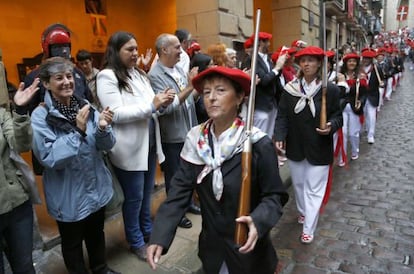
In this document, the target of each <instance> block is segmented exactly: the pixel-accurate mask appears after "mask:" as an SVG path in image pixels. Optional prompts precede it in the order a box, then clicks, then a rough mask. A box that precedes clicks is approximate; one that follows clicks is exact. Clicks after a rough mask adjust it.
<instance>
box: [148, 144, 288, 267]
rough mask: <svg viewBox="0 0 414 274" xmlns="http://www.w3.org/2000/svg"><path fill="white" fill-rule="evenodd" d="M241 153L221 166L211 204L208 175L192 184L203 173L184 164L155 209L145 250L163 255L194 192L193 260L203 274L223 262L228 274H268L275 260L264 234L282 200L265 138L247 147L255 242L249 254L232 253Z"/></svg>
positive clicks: (271, 151) (276, 217)
mask: <svg viewBox="0 0 414 274" xmlns="http://www.w3.org/2000/svg"><path fill="white" fill-rule="evenodd" d="M240 163H241V153H239V154H236V155H235V156H234V157H233V158H231V159H229V160H227V161H225V162H224V163H223V164H222V166H221V171H222V174H223V182H224V190H223V195H222V197H221V199H220V201H217V200H216V198H215V197H214V194H213V189H212V183H211V182H212V175H211V173H210V174H208V175H207V176H206V177H205V178H204V180H203V181H202V182H201V183H200V184H197V183H196V178H197V176H198V174H199V173H200V172H201V170H202V169H203V166H201V165H194V164H191V163H189V162H186V161H184V160H182V161H181V164H180V169H179V170H178V171H177V172H176V174H175V175H174V177H173V179H172V181H171V187H170V189H169V192H168V197H167V200H166V201H165V202H164V203H163V204H162V205H161V206H160V208H159V210H158V212H157V216H156V218H155V221H154V226H153V231H152V234H151V239H150V244H159V245H161V246H163V247H164V253H166V252H167V251H168V249H169V247H170V245H171V243H172V241H173V239H174V235H175V232H176V227H177V225H178V223H179V222H180V220H181V217H182V216H183V215H184V213H185V211H186V209H187V206H188V202H189V201H190V199H191V197H192V192H193V189H196V191H197V194H198V197H199V199H200V207H201V214H202V230H201V233H200V236H199V254H198V255H199V257H200V259H201V261H202V263H203V269H204V271H205V273H207V274H213V273H214V274H215V273H219V270H220V266H221V265H222V263H223V261H224V260H225V261H226V264H227V267H228V269H229V272H230V273H231V274H251V273H259V274H273V273H274V272H275V269H276V266H277V262H278V260H277V256H276V253H275V250H274V247H273V245H272V242H271V240H270V237H269V233H270V230H271V229H272V227H273V226H274V225H275V224H276V223H277V221H278V220H279V219H280V217H281V215H282V207H283V205H284V204H285V203H286V202H287V200H288V194H287V193H286V190H285V187H284V186H283V184H282V181H281V179H280V176H279V170H278V164H277V163H278V162H277V156H276V153H275V149H274V146H273V143H272V142H271V140H270V139H269V137H267V136H265V137H263V138H262V139H261V140H259V141H258V142H257V143H255V144H254V145H253V153H252V179H251V182H252V187H251V209H252V212H251V214H250V216H251V217H252V218H253V221H254V223H255V226H256V228H257V231H258V236H259V240H258V242H257V244H256V247H255V249H254V250H253V251H252V252H250V253H249V254H241V253H239V252H238V251H237V250H236V248H235V243H234V231H235V218H236V216H237V209H238V203H239V193H240V182H241V164H240Z"/></svg>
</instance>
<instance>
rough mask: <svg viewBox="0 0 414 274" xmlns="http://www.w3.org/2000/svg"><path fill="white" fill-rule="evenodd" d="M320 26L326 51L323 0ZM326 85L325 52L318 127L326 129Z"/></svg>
mask: <svg viewBox="0 0 414 274" xmlns="http://www.w3.org/2000/svg"><path fill="white" fill-rule="evenodd" d="M322 5H323V6H322V26H323V28H322V29H323V36H322V37H323V38H322V39H323V51H324V52H326V22H325V20H326V14H325V10H326V7H325V6H326V4H325V1H323V3H322ZM327 87H328V57H327V56H326V54H325V55H324V56H323V66H322V101H321V114H320V119H319V128H320V129H326V127H327V126H326V121H327V114H326V92H327V91H326V89H327Z"/></svg>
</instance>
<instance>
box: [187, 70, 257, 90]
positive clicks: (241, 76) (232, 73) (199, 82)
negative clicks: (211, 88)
mask: <svg viewBox="0 0 414 274" xmlns="http://www.w3.org/2000/svg"><path fill="white" fill-rule="evenodd" d="M212 74H219V75H221V76H224V77H225V78H228V79H229V80H232V81H234V82H236V83H238V84H239V85H240V86H241V88H242V90H243V91H244V93H245V95H246V96H248V95H249V94H250V76H249V75H248V74H247V73H245V72H243V71H241V70H239V69H234V68H228V67H222V66H216V67H211V68H208V69H206V70H204V71H203V72H201V73H199V74H198V75H197V76H196V77H194V78H193V81H192V83H193V87H194V88H195V89H196V90H197V91H198V92H200V93H203V80H204V79H205V78H206V77H207V76H209V75H212Z"/></svg>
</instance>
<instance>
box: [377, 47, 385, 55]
mask: <svg viewBox="0 0 414 274" xmlns="http://www.w3.org/2000/svg"><path fill="white" fill-rule="evenodd" d="M386 52H387V49H386V48H379V49H378V50H377V55H384V54H385V53H386Z"/></svg>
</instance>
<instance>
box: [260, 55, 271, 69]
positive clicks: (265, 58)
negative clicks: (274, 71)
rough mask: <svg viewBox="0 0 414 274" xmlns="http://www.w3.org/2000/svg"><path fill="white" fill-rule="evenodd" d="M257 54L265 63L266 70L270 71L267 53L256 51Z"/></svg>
mask: <svg viewBox="0 0 414 274" xmlns="http://www.w3.org/2000/svg"><path fill="white" fill-rule="evenodd" d="M258 54H259V56H260V57H261V58H262V60H263V62H264V63H265V64H266V67H267V70H268V71H270V70H271V68H270V65H269V61H268V60H267V57H268V55H267V54H266V53H262V52H258Z"/></svg>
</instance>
